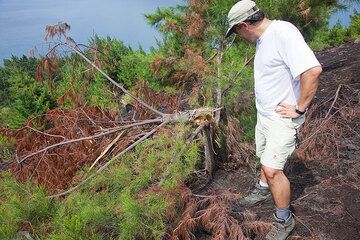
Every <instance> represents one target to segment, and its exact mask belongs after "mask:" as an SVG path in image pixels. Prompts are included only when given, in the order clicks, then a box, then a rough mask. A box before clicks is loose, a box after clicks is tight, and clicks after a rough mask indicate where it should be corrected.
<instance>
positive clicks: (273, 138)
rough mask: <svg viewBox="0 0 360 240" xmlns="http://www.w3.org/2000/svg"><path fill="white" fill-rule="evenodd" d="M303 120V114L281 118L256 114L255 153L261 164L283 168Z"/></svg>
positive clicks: (292, 149)
mask: <svg viewBox="0 0 360 240" xmlns="http://www.w3.org/2000/svg"><path fill="white" fill-rule="evenodd" d="M304 121H305V115H303V116H301V117H299V118H296V119H291V118H281V117H280V116H279V115H277V114H276V115H274V116H263V115H261V114H260V113H258V114H257V123H256V128H255V142H256V155H257V156H258V157H259V158H260V162H261V164H262V165H264V166H266V167H270V168H273V169H279V170H283V169H284V165H285V163H286V160H287V158H288V157H289V156H290V155H291V154H292V152H293V151H294V149H295V144H296V133H297V131H298V129H299V128H300V126H301V124H303V123H304Z"/></svg>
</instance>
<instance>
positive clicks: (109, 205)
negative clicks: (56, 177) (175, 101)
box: [0, 125, 198, 240]
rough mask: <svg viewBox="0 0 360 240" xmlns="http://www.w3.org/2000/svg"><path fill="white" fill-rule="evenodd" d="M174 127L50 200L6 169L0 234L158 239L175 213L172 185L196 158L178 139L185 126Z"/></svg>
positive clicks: (0, 183)
mask: <svg viewBox="0 0 360 240" xmlns="http://www.w3.org/2000/svg"><path fill="white" fill-rule="evenodd" d="M173 130H175V131H176V132H177V134H176V136H160V137H158V138H155V139H153V140H148V141H146V142H144V143H143V144H141V145H139V146H138V147H137V148H136V150H135V151H134V152H132V153H129V154H127V155H125V156H124V157H123V158H121V159H119V161H118V162H119V163H118V164H117V165H116V166H115V167H113V168H110V169H108V170H107V171H106V172H104V173H103V174H101V175H100V176H98V177H97V178H95V179H94V180H93V181H92V182H91V183H90V184H88V185H87V186H86V187H85V188H83V189H82V190H81V191H79V192H75V193H73V194H71V195H69V196H68V197H67V198H66V199H64V200H49V199H48V198H46V194H48V193H46V191H45V190H44V189H43V188H41V187H36V186H34V185H32V184H31V183H30V182H27V183H25V184H21V183H18V182H17V181H16V180H15V179H14V178H13V177H12V176H11V175H10V174H9V173H5V174H4V176H2V178H1V181H0V239H11V238H12V236H14V235H15V233H16V232H17V231H18V230H19V229H24V227H26V228H25V229H28V230H29V228H30V229H31V232H33V233H34V234H36V235H37V236H39V237H40V238H41V239H114V238H116V239H129V240H130V239H131V240H132V239H136V238H140V237H142V238H145V239H160V238H161V237H162V236H164V234H165V233H166V227H167V225H166V224H167V222H166V221H167V219H169V218H171V219H176V218H177V217H178V216H176V211H175V210H176V209H175V208H176V204H175V203H176V201H178V197H179V196H178V192H177V191H176V189H177V187H178V186H179V185H181V184H182V182H183V181H184V180H185V178H186V177H187V176H188V175H189V173H190V172H192V171H194V169H195V165H196V164H197V162H198V146H197V144H196V143H192V144H190V145H188V146H187V145H186V144H185V142H184V141H183V138H184V137H185V136H186V135H188V134H189V129H188V128H186V127H184V126H181V125H180V126H177V127H175V129H173ZM184 149H186V151H184ZM179 153H183V154H179Z"/></svg>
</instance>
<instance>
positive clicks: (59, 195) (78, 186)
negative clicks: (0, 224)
mask: <svg viewBox="0 0 360 240" xmlns="http://www.w3.org/2000/svg"><path fill="white" fill-rule="evenodd" d="M167 123H168V122H163V123H161V124H160V125H158V126H157V127H155V128H154V129H153V130H151V131H150V132H148V133H147V134H146V135H144V136H143V137H141V138H140V139H138V140H137V141H136V142H134V143H133V144H131V145H130V146H128V147H127V148H126V149H124V150H123V151H121V152H120V153H119V154H118V155H116V156H115V157H113V158H112V159H111V160H110V161H108V162H107V163H106V164H105V165H103V166H102V167H101V168H99V169H98V170H97V171H96V172H95V173H93V174H92V175H90V176H89V177H87V178H86V179H84V180H83V181H82V182H80V183H79V184H78V185H76V186H74V187H72V188H70V189H69V190H67V191H65V192H62V193H59V194H55V195H51V196H49V197H48V198H50V199H52V198H57V197H61V196H65V195H67V194H69V193H71V192H73V191H75V190H76V189H78V188H80V187H81V186H82V185H84V184H85V183H87V182H88V181H90V180H91V179H93V178H94V177H96V176H97V175H98V174H99V173H100V172H102V171H103V170H104V169H105V168H107V167H108V166H109V165H110V164H112V163H113V162H114V161H116V160H117V159H118V158H119V157H121V156H122V155H124V154H125V153H127V152H128V151H130V150H131V149H133V148H134V147H136V145H138V144H139V143H141V142H142V141H144V140H145V139H147V138H148V137H150V136H151V135H152V134H154V133H155V132H156V131H157V130H159V128H161V127H163V126H165V125H166V124H167Z"/></svg>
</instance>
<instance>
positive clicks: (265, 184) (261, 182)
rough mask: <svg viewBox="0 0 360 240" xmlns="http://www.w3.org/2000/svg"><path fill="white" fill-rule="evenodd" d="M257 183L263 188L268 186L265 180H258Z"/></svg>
mask: <svg viewBox="0 0 360 240" xmlns="http://www.w3.org/2000/svg"><path fill="white" fill-rule="evenodd" d="M259 185H260V186H261V187H264V188H269V185H268V184H267V183H266V182H263V181H261V180H259Z"/></svg>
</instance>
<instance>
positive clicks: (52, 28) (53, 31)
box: [45, 22, 74, 43]
mask: <svg viewBox="0 0 360 240" xmlns="http://www.w3.org/2000/svg"><path fill="white" fill-rule="evenodd" d="M70 29H71V26H70V25H69V24H67V23H63V22H59V23H58V24H55V25H47V26H46V27H45V31H46V36H45V41H48V40H49V39H53V38H54V37H59V38H60V37H64V38H65V40H66V41H68V42H71V43H74V40H73V39H72V38H71V37H69V36H66V32H67V31H69V30H70Z"/></svg>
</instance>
